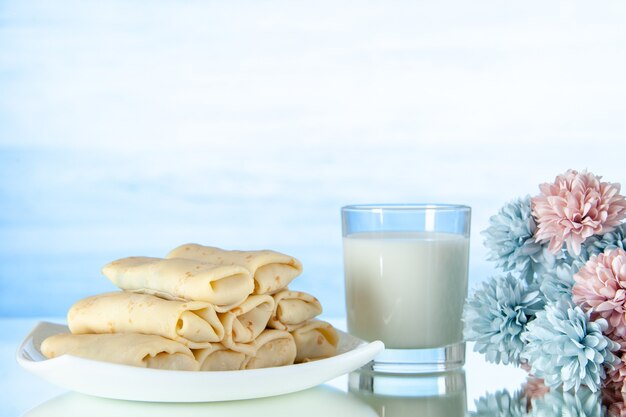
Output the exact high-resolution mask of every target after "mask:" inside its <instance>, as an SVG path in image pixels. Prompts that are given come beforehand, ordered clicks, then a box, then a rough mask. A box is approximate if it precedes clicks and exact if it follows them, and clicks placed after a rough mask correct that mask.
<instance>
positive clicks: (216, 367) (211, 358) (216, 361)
mask: <svg viewBox="0 0 626 417" xmlns="http://www.w3.org/2000/svg"><path fill="white" fill-rule="evenodd" d="M193 355H194V356H195V357H196V360H197V361H198V363H199V364H200V370H201V371H237V370H239V369H241V368H242V366H243V363H244V361H245V360H246V354H245V353H242V352H235V351H234V350H231V349H228V348H226V347H225V346H224V345H222V344H221V343H212V344H211V346H210V347H208V348H204V349H194V350H193Z"/></svg>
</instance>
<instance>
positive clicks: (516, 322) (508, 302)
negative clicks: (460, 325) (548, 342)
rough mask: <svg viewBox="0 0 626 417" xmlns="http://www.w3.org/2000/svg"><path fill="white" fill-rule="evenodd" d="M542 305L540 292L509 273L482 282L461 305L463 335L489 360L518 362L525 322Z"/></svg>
mask: <svg viewBox="0 0 626 417" xmlns="http://www.w3.org/2000/svg"><path fill="white" fill-rule="evenodd" d="M542 308H543V301H542V298H541V293H540V291H539V290H538V289H537V288H536V287H533V286H530V287H529V286H528V285H527V284H526V283H525V282H524V281H521V280H518V279H516V278H514V277H513V276H512V275H511V274H508V275H506V276H503V277H495V278H491V279H490V280H488V281H486V282H483V283H482V287H481V288H479V289H478V290H477V291H476V292H475V293H474V295H473V296H472V297H471V298H470V299H469V300H468V302H467V306H466V308H465V317H464V320H465V337H466V338H467V339H468V340H474V341H476V344H475V345H474V350H475V351H477V352H480V353H484V354H485V357H486V359H487V360H488V361H489V362H495V363H500V362H502V363H504V364H508V363H514V364H519V357H520V353H521V352H522V350H523V348H524V343H523V341H522V339H521V335H522V332H523V331H524V330H525V328H526V324H527V323H528V322H529V321H530V320H532V319H533V318H534V315H535V314H536V313H537V311H539V310H541V309H542Z"/></svg>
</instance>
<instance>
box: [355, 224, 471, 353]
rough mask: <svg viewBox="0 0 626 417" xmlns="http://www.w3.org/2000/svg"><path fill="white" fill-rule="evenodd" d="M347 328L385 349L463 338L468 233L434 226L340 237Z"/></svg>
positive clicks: (430, 345) (419, 346) (447, 342)
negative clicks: (432, 229)
mask: <svg viewBox="0 0 626 417" xmlns="http://www.w3.org/2000/svg"><path fill="white" fill-rule="evenodd" d="M343 246H344V266H345V282H346V305H347V310H348V311H347V313H348V330H349V331H350V333H352V334H354V335H355V336H357V337H360V338H362V339H365V340H375V339H379V340H382V341H383V342H384V343H385V346H386V347H387V348H389V349H427V348H435V347H442V346H446V345H450V344H454V343H457V342H460V341H462V339H463V331H462V329H463V326H462V322H461V315H462V312H463V303H464V301H465V297H466V296H467V265H468V258H469V239H468V238H466V237H465V236H463V235H456V234H447V233H434V232H375V233H370V232H367V233H353V234H350V235H348V236H346V237H344V239H343Z"/></svg>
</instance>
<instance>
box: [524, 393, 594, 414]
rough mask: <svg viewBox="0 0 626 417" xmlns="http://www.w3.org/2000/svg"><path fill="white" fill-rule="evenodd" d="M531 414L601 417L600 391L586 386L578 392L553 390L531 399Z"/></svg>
mask: <svg viewBox="0 0 626 417" xmlns="http://www.w3.org/2000/svg"><path fill="white" fill-rule="evenodd" d="M529 416H532V417H555V416H572V417H601V416H602V404H601V399H600V393H599V392H592V391H591V390H590V389H588V388H585V387H581V388H580V389H579V390H578V391H576V393H572V392H567V391H566V392H563V391H561V390H552V391H550V392H549V393H548V394H546V395H544V396H543V397H542V398H536V399H533V400H532V401H531V411H530V413H529Z"/></svg>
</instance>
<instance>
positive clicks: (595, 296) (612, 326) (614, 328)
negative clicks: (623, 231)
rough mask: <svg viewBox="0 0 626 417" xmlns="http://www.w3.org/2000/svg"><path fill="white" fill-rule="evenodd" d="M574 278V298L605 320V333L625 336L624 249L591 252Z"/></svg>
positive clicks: (583, 306)
mask: <svg viewBox="0 0 626 417" xmlns="http://www.w3.org/2000/svg"><path fill="white" fill-rule="evenodd" d="M574 281H575V284H574V287H573V289H572V294H573V297H572V299H573V300H574V302H575V303H576V304H578V305H580V306H581V307H582V308H583V309H585V310H589V311H591V313H592V314H593V315H594V316H600V317H603V318H605V319H606V320H608V322H609V329H608V333H611V334H615V335H616V336H617V337H619V338H625V337H626V319H625V318H624V313H626V306H625V304H626V252H625V251H624V250H623V249H620V248H618V249H613V250H610V251H608V252H605V253H601V254H599V255H597V256H592V257H591V259H589V261H587V263H586V264H585V265H584V266H583V267H582V268H580V270H579V271H578V273H577V274H575V275H574Z"/></svg>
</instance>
